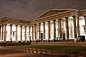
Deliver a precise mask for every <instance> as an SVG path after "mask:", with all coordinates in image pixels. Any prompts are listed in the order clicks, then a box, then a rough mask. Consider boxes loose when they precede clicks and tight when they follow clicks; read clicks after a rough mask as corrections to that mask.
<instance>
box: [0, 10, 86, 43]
mask: <svg viewBox="0 0 86 57" xmlns="http://www.w3.org/2000/svg"><path fill="white" fill-rule="evenodd" d="M0 25H1V26H0V32H1V33H0V41H4V42H5V41H30V40H32V41H35V40H41V41H43V40H53V39H56V40H71V39H76V38H77V37H78V36H81V35H84V36H86V33H85V32H86V10H80V11H79V10H77V9H50V10H48V11H46V12H45V13H43V14H42V15H40V16H38V17H37V18H35V19H34V21H33V22H30V21H23V20H18V19H12V18H3V19H1V20H0ZM85 39H86V38H85Z"/></svg>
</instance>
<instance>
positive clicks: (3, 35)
mask: <svg viewBox="0 0 86 57" xmlns="http://www.w3.org/2000/svg"><path fill="white" fill-rule="evenodd" d="M84 18H85V35H86V16H84ZM62 20H63V21H64V23H65V26H64V25H62ZM72 20H73V22H72V23H73V31H72V27H71V26H70V27H69V22H68V21H69V17H65V18H64V19H63V18H62V19H56V20H51V21H53V28H54V29H53V35H54V36H53V38H54V39H56V38H57V37H59V38H60V39H62V38H63V34H62V26H63V27H65V28H63V30H65V32H64V33H65V38H66V39H67V40H69V33H70V32H69V31H71V37H72V36H74V37H73V38H77V36H80V29H79V17H77V16H75V15H74V16H72ZM51 21H47V24H48V26H47V27H48V30H47V32H48V35H47V37H48V39H49V40H50V38H51V33H50V31H51V29H50V28H51V27H50V24H51ZM56 22H57V24H58V25H56ZM41 23H43V38H41ZM41 23H36V24H34V26H29V29H28V30H29V32H28V36H29V40H33V39H35V40H36V39H38V38H39V39H42V40H43V39H46V37H45V34H46V33H45V26H46V24H45V23H46V22H41ZM76 23H77V24H76ZM37 24H38V25H37ZM71 25H72V24H71ZM37 26H39V27H38V28H37ZM6 27H7V24H2V25H0V32H1V33H0V37H1V38H0V40H4V41H6V38H7V36H6V34H7V30H6V29H7V28H6ZM15 27H16V41H17V40H18V33H17V31H18V29H17V28H18V25H15ZM56 27H58V30H57V29H56ZM24 28H25V41H27V38H26V34H27V33H26V32H27V29H26V28H27V26H24ZM31 28H32V35H31V30H30V29H31ZM12 29H13V28H12V24H10V36H11V35H12ZM34 29H35V30H34ZM37 29H38V31H37ZM69 29H70V30H69ZM57 31H58V32H57ZM38 32H39V37H37V36H38ZM56 32H57V33H56ZM57 34H58V36H56V35H57ZM20 38H21V41H22V25H20ZM31 38H32V39H31Z"/></svg>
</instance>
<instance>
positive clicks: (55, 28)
mask: <svg viewBox="0 0 86 57" xmlns="http://www.w3.org/2000/svg"><path fill="white" fill-rule="evenodd" d="M55 21H56V20H53V23H54V39H55V38H56V23H55Z"/></svg>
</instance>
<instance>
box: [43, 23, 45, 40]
mask: <svg viewBox="0 0 86 57" xmlns="http://www.w3.org/2000/svg"><path fill="white" fill-rule="evenodd" d="M43 37H44V39H45V22H43Z"/></svg>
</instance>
